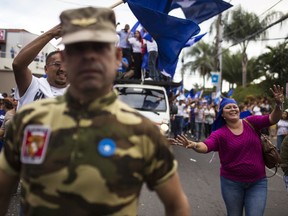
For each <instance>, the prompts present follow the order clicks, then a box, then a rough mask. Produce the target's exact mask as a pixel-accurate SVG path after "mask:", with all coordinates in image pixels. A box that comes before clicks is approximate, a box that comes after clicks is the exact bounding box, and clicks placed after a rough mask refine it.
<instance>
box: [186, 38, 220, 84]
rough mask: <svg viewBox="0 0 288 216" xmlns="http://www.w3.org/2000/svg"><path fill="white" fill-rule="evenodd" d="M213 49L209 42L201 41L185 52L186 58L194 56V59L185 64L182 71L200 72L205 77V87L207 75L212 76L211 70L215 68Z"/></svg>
mask: <svg viewBox="0 0 288 216" xmlns="http://www.w3.org/2000/svg"><path fill="white" fill-rule="evenodd" d="M213 50H214V49H213V47H211V46H210V45H209V44H207V43H205V42H203V41H200V42H198V43H197V44H196V45H195V46H193V47H191V48H190V49H189V50H188V52H186V53H185V54H184V57H185V58H190V57H192V59H193V60H192V61H189V62H188V63H185V64H184V65H183V67H182V73H185V72H186V71H189V72H190V74H192V73H196V72H199V74H200V76H202V77H203V88H204V87H205V77H206V76H208V77H210V72H211V71H213V68H214V53H213Z"/></svg>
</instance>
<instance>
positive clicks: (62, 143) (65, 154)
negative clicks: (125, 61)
mask: <svg viewBox="0 0 288 216" xmlns="http://www.w3.org/2000/svg"><path fill="white" fill-rule="evenodd" d="M60 20H61V35H62V43H63V44H64V45H65V49H64V50H63V52H62V54H61V55H62V59H63V65H65V67H66V68H67V71H69V73H68V80H69V82H70V86H69V87H68V89H67V92H66V93H65V94H64V95H63V96H58V97H56V98H49V99H43V100H39V101H36V102H33V103H31V104H28V105H26V106H25V107H23V108H22V109H21V110H19V111H18V112H17V113H16V115H15V116H14V118H13V120H12V121H11V124H10V126H9V127H8V129H7V136H6V139H5V148H4V151H3V152H2V153H1V155H0V203H1V207H0V215H4V214H5V211H6V209H7V205H8V200H9V193H10V192H11V188H13V184H15V183H16V182H17V178H18V177H21V179H22V182H23V190H24V192H23V194H22V196H23V197H22V198H23V199H22V200H23V201H24V203H23V213H24V215H72V216H73V215H77V216H78V215H111V216H112V215H137V206H138V202H139V195H140V191H141V188H142V185H143V184H144V183H146V184H147V186H148V188H149V189H151V190H155V191H156V193H157V194H158V196H159V198H160V200H161V201H162V202H163V204H164V207H165V211H166V214H167V215H174V216H176V215H181V216H188V215H189V216H190V215H191V213H190V207H189V203H188V200H187V197H186V195H185V194H184V192H183V189H182V187H181V184H180V180H179V176H178V173H177V162H176V160H175V158H174V156H173V154H172V152H171V149H170V148H171V146H170V145H169V143H168V140H167V139H166V138H165V137H164V136H163V135H162V134H161V132H160V130H159V129H158V128H157V126H156V125H154V124H153V123H152V122H151V121H150V120H148V119H146V118H145V117H143V116H142V115H140V114H139V113H138V111H136V110H135V109H132V108H131V107H129V106H128V105H126V104H125V103H123V102H121V101H120V100H119V99H118V98H117V92H116V91H115V90H113V88H112V87H113V82H114V79H115V77H116V73H117V72H116V70H117V68H118V67H119V63H120V60H121V59H120V58H118V59H117V58H116V47H115V41H116V40H117V37H116V24H115V23H116V22H115V14H114V12H113V10H111V9H108V8H95V7H86V8H79V9H73V10H66V11H64V12H62V13H61V15H60Z"/></svg>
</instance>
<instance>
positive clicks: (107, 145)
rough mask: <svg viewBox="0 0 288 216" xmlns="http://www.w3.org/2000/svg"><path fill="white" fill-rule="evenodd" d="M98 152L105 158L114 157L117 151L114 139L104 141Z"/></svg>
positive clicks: (101, 142)
mask: <svg viewBox="0 0 288 216" xmlns="http://www.w3.org/2000/svg"><path fill="white" fill-rule="evenodd" d="M98 151H99V153H100V154H101V155H102V156H104V157H109V156H112V155H113V154H114V153H115V151H116V144H115V142H114V141H113V140H112V139H108V138H106V139H103V140H101V141H100V143H99V145H98Z"/></svg>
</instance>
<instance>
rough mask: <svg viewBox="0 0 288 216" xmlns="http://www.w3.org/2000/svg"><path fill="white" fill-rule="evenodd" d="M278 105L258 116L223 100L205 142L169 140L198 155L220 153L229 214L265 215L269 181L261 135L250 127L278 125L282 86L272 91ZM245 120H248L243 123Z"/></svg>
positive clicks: (229, 101)
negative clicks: (241, 111) (243, 111)
mask: <svg viewBox="0 0 288 216" xmlns="http://www.w3.org/2000/svg"><path fill="white" fill-rule="evenodd" d="M270 90H271V92H272V94H273V97H274V99H275V104H276V106H275V107H274V109H273V111H272V112H271V113H270V114H267V115H262V116H255V115H250V116H249V114H248V116H247V112H245V113H240V110H239V106H238V105H237V103H236V101H235V100H234V99H232V98H223V99H222V101H221V102H220V107H219V112H218V114H217V117H216V119H215V121H214V123H213V126H212V130H213V132H212V133H211V135H210V136H209V137H208V138H207V139H206V140H205V141H203V142H194V141H190V140H188V139H187V138H186V137H185V136H178V137H177V138H176V139H170V142H171V143H172V144H175V145H181V146H184V147H186V148H189V149H193V150H195V151H196V152H198V153H208V152H211V151H217V152H218V154H219V158H220V164H221V167H220V182H221V192H222V197H223V199H224V202H225V205H226V210H227V215H243V210H244V209H245V215H253V216H256V215H257V216H258V215H259V216H260V215H261V216H262V215H264V210H265V204H266V198H267V178H266V173H265V164H264V160H263V155H262V144H261V140H260V137H259V135H258V134H257V133H256V132H255V131H254V129H253V128H252V127H251V126H250V125H249V124H248V122H247V121H249V123H250V124H252V125H253V127H254V128H256V129H258V130H261V129H262V128H265V127H269V126H270V125H273V124H276V123H277V122H278V121H279V120H280V118H281V115H282V109H283V102H284V93H283V92H284V90H283V87H280V86H279V85H278V86H276V85H274V86H273V88H270ZM243 118H245V119H246V120H247V121H244V120H242V119H243Z"/></svg>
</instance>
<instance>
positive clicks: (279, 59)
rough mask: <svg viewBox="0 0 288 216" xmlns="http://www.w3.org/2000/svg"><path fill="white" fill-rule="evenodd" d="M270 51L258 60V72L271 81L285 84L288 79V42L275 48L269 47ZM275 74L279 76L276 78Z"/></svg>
mask: <svg viewBox="0 0 288 216" xmlns="http://www.w3.org/2000/svg"><path fill="white" fill-rule="evenodd" d="M266 48H267V49H268V50H269V51H268V52H266V53H264V54H262V55H260V56H259V57H258V59H257V66H258V70H259V71H261V73H262V75H265V76H266V77H267V78H270V79H272V80H273V79H274V80H275V79H279V81H280V83H283V84H285V82H286V81H287V77H288V64H287V58H288V41H284V42H283V43H279V44H278V45H277V46H275V47H271V46H267V47H266ZM275 74H277V75H276V76H275Z"/></svg>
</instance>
